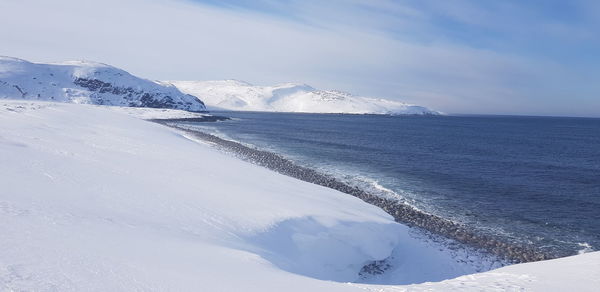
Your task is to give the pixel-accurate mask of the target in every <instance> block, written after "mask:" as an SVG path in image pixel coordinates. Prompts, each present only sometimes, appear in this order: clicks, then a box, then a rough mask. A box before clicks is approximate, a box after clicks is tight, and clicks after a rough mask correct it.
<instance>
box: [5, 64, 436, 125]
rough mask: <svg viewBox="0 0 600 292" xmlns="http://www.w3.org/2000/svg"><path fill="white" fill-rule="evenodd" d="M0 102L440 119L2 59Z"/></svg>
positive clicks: (231, 83) (230, 83)
mask: <svg viewBox="0 0 600 292" xmlns="http://www.w3.org/2000/svg"><path fill="white" fill-rule="evenodd" d="M0 98H10V99H27V100H46V101H58V102H70V103H85V104H98V105H113V106H127V107H151V108H170V109H181V110H187V111H205V110H207V107H208V109H212V110H238V111H275V112H309V113H350V114H418V115H422V114H439V112H437V111H433V110H430V109H428V108H425V107H422V106H417V105H411V104H406V103H402V102H398V101H391V100H386V99H380V98H371V97H362V96H354V95H352V94H349V93H345V92H341V91H335V90H318V89H315V88H313V87H311V86H309V85H306V84H295V83H285V84H280V85H276V86H256V85H252V84H249V83H246V82H242V81H237V80H221V81H151V80H147V79H142V78H139V77H136V76H133V75H131V74H129V73H128V72H126V71H124V70H121V69H118V68H115V67H113V66H110V65H106V64H102V63H96V62H88V61H67V62H61V63H48V64H42V63H31V62H28V61H25V60H21V59H17V58H11V57H2V56H0ZM205 102H206V106H205Z"/></svg>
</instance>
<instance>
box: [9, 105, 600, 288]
mask: <svg viewBox="0 0 600 292" xmlns="http://www.w3.org/2000/svg"><path fill="white" fill-rule="evenodd" d="M129 114H130V113H122V112H115V111H113V110H109V109H107V108H104V107H98V106H89V105H73V104H65V103H49V102H28V101H10V100H5V101H0V187H1V189H0V291H22V290H23V291H134V290H143V291H407V290H417V291H418V290H427V289H435V290H441V291H444V290H445V291H447V290H458V289H461V290H462V288H465V287H466V288H470V289H471V290H503V289H513V288H515V287H526V288H530V289H532V290H539V291H549V290H552V289H549V290H546V289H542V288H556V287H558V288H560V287H567V286H568V287H577V288H581V289H579V291H585V290H589V291H592V290H593V289H595V287H598V285H597V284H598V279H600V275H599V272H600V266H599V263H600V253H590V254H585V255H581V256H576V257H572V258H567V259H559V260H555V261H548V262H541V263H531V264H525V265H517V266H511V267H506V268H502V269H499V270H496V271H491V272H487V273H482V274H476V275H471V276H464V277H459V278H457V279H452V280H448V281H444V282H438V283H425V284H421V285H411V286H394V285H367V284H353V283H348V282H351V281H355V280H357V279H358V276H357V274H358V272H359V271H360V270H361V268H362V267H363V266H364V265H365V264H368V263H370V262H371V261H373V260H381V259H384V258H386V257H388V256H389V255H390V254H395V257H396V260H395V263H394V265H397V269H404V270H396V272H397V273H399V274H402V272H403V271H404V274H406V275H411V274H415V271H422V272H420V273H419V275H421V276H422V275H426V274H430V275H431V278H429V279H440V278H439V277H440V275H442V276H441V277H442V278H444V277H446V278H447V277H453V276H458V275H461V274H465V273H467V272H469V268H468V267H467V266H464V265H463V264H461V263H457V262H456V261H455V260H454V259H453V258H452V257H451V256H450V255H448V254H445V253H443V252H442V251H440V250H439V249H438V247H435V246H430V245H428V244H424V243H423V242H421V241H420V240H419V239H418V238H415V237H413V236H412V235H411V233H410V232H409V231H410V230H409V229H408V228H407V227H405V226H403V225H400V224H397V223H395V222H393V220H392V218H391V217H390V216H389V215H387V214H385V213H384V212H383V211H382V210H381V209H379V208H376V207H374V206H372V205H369V204H366V203H364V202H362V201H360V200H358V199H356V198H354V197H352V196H348V195H346V194H342V193H339V192H337V191H334V190H331V189H327V188H324V187H320V186H317V185H313V184H309V183H305V182H302V181H298V180H295V179H293V178H290V177H286V176H282V175H279V174H277V173H274V172H272V171H269V170H267V169H264V168H261V167H258V166H255V165H252V164H248V163H246V162H243V161H240V160H237V159H235V158H233V157H229V156H227V155H224V154H222V153H220V152H218V151H217V150H215V149H214V148H211V147H210V146H208V145H205V144H201V143H197V142H195V141H193V140H191V139H188V138H186V137H184V136H182V135H181V134H180V133H178V132H176V131H175V130H173V129H170V128H166V127H163V126H161V125H158V124H153V123H150V122H147V121H143V120H141V119H138V118H135V117H131V116H129ZM134 115H135V116H147V115H140V114H139V113H134ZM421 280H425V279H418V280H415V279H403V281H404V282H405V283H410V282H411V281H412V282H415V281H421ZM561 285H562V286H561Z"/></svg>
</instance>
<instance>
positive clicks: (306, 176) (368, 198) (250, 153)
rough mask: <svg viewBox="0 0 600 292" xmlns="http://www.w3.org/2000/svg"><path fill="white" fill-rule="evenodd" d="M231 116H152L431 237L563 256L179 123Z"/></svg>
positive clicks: (488, 249) (511, 256) (520, 256)
mask: <svg viewBox="0 0 600 292" xmlns="http://www.w3.org/2000/svg"><path fill="white" fill-rule="evenodd" d="M227 119H229V118H227V117H221V116H214V118H210V119H204V118H200V119H196V118H194V119H189V118H183V119H151V120H149V121H152V122H155V123H159V124H162V125H165V126H168V127H171V128H175V129H177V130H180V131H184V132H185V133H187V134H190V135H191V136H193V137H195V138H198V139H199V140H202V141H206V142H209V143H211V144H213V145H215V146H216V147H217V148H218V149H219V150H222V151H225V152H229V153H232V154H234V155H236V156H238V157H239V158H240V159H242V160H245V161H249V162H251V163H253V164H256V165H260V166H263V167H265V168H268V169H270V170H273V171H275V172H278V173H280V174H283V175H286V176H290V177H293V178H296V179H299V180H302V181H305V182H309V183H313V184H317V185H320V186H324V187H327V188H331V189H334V190H337V191H340V192H343V193H345V194H349V195H352V196H354V197H356V198H359V199H361V200H362V201H364V202H366V203H369V204H371V205H374V206H377V207H379V208H381V209H383V210H384V211H385V212H386V213H388V214H390V215H391V216H392V217H393V218H394V220H395V221H396V222H398V223H401V224H404V225H406V226H409V227H412V228H418V229H421V230H423V231H424V232H425V233H426V234H429V235H430V237H431V236H437V237H440V236H441V237H443V238H442V239H443V240H447V239H449V240H452V241H456V242H458V243H461V244H464V245H466V246H468V247H470V248H474V249H475V250H477V251H480V252H483V253H488V254H490V255H493V256H496V257H497V258H498V259H499V260H504V261H508V262H510V263H525V262H535V261H540V260H548V259H553V258H558V257H559V256H556V255H550V254H546V253H543V252H540V251H537V250H535V249H533V248H531V247H527V246H522V245H518V244H513V243H509V242H505V241H502V240H501V239H497V238H494V237H492V236H489V235H484V234H476V232H473V231H471V230H469V229H468V228H467V227H466V226H463V225H461V224H458V223H455V222H452V221H450V220H447V219H444V218H441V217H439V216H436V215H432V214H428V213H425V212H423V211H420V210H417V209H416V208H414V207H412V206H410V205H407V204H405V203H402V202H399V201H396V200H392V199H388V198H383V197H380V196H377V195H374V194H371V193H369V192H367V191H365V190H363V189H360V188H358V187H355V186H351V185H348V184H347V183H344V182H342V181H340V180H338V179H336V178H334V177H331V176H329V175H326V174H323V173H320V172H318V171H316V170H314V169H311V168H308V167H304V166H301V165H298V164H296V163H294V162H293V161H291V160H289V159H286V158H284V157H283V156H281V155H279V154H276V153H272V152H268V151H264V150H259V149H255V148H251V147H248V146H245V145H243V144H241V143H238V142H235V141H231V140H226V139H222V138H219V137H217V136H215V135H212V134H208V133H205V132H202V131H199V130H195V129H194V130H192V129H189V128H186V127H182V126H181V125H179V124H177V123H178V122H215V121H222V120H227Z"/></svg>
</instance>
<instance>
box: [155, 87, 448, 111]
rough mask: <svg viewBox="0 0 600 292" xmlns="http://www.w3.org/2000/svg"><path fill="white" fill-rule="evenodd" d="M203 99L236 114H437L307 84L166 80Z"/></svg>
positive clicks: (414, 107) (400, 103)
mask: <svg viewBox="0 0 600 292" xmlns="http://www.w3.org/2000/svg"><path fill="white" fill-rule="evenodd" d="M165 83H170V84H173V85H175V86H176V87H177V88H179V89H180V90H181V91H183V92H186V93H188V94H192V95H195V96H199V97H202V99H203V100H204V101H205V102H206V103H207V105H208V107H209V108H212V109H219V110H238V111H274V112H310V113H348V114H411V115H437V114H440V113H439V112H437V111H434V110H430V109H428V108H426V107H422V106H417V105H411V104H407V103H403V102H398V101H392V100H386V99H381V98H371V97H362V96H354V95H352V94H350V93H346V92H342V91H337V90H318V89H316V88H313V87H311V86H310V85H307V84H298V83H284V84H279V85H275V86H255V85H252V84H249V83H247V82H243V81H239V80H218V81H166V82H165Z"/></svg>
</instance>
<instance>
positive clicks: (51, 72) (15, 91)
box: [0, 56, 206, 111]
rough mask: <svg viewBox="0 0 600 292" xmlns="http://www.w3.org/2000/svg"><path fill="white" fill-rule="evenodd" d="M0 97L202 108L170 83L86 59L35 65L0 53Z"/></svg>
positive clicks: (190, 109) (199, 101)
mask: <svg viewBox="0 0 600 292" xmlns="http://www.w3.org/2000/svg"><path fill="white" fill-rule="evenodd" d="M0 98H11V99H15V98H16V99H27V100H45V101H59V102H68V103H84V104H98V105H115V106H129V107H151V108H169V109H181V110H188V111H204V110H206V107H205V106H204V103H203V102H202V101H201V100H200V99H198V98H196V97H195V96H191V95H189V94H184V93H182V92H181V91H179V90H178V89H177V88H175V87H174V86H172V85H168V84H161V83H158V82H153V81H150V80H146V79H141V78H138V77H136V76H133V75H131V74H129V73H128V72H126V71H124V70H121V69H118V68H115V67H113V66H110V65H106V64H102V63H97V62H89V61H66V62H60V63H49V64H41V63H40V64H38V63H31V62H28V61H25V60H21V59H17V58H11V57H3V56H0Z"/></svg>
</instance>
